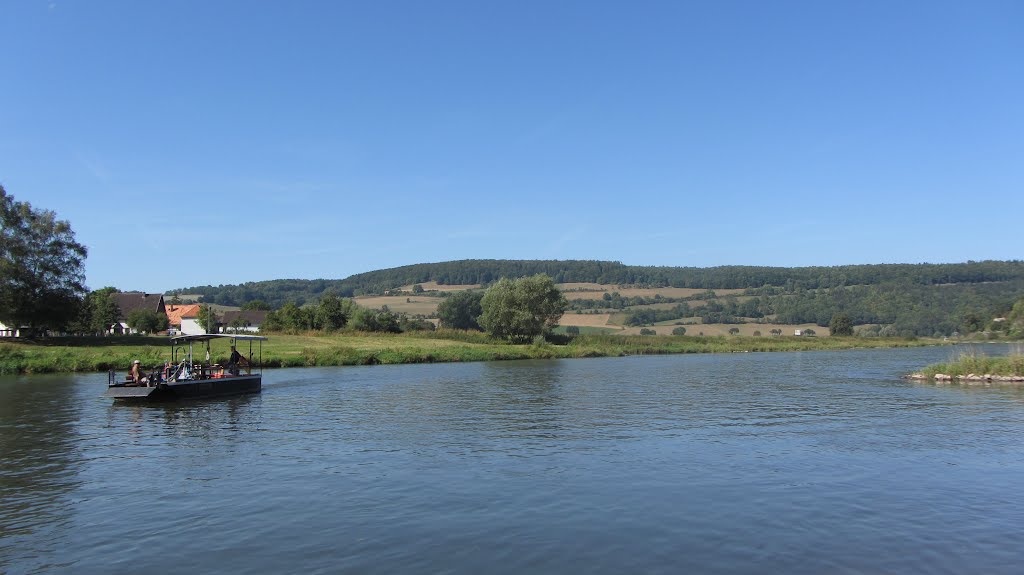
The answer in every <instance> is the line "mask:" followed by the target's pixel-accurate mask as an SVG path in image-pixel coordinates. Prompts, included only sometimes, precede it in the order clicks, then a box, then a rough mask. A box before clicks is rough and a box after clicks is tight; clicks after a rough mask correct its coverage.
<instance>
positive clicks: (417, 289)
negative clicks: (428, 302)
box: [412, 284, 423, 294]
mask: <svg viewBox="0 0 1024 575" xmlns="http://www.w3.org/2000/svg"><path fill="white" fill-rule="evenodd" d="M412 293H414V294H419V293H423V286H421V285H420V284H413V286H412Z"/></svg>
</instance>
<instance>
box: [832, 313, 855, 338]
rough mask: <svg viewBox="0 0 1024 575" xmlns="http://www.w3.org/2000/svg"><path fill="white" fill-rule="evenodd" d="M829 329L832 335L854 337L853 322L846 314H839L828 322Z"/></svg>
mask: <svg viewBox="0 0 1024 575" xmlns="http://www.w3.org/2000/svg"><path fill="white" fill-rule="evenodd" d="M828 329H829V332H831V334H832V335H853V321H851V320H850V316H848V315H846V314H845V313H842V312H840V313H837V314H835V315H833V316H832V321H830V322H828Z"/></svg>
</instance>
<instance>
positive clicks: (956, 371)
mask: <svg viewBox="0 0 1024 575" xmlns="http://www.w3.org/2000/svg"><path fill="white" fill-rule="evenodd" d="M914 375H915V376H921V377H920V378H919V379H961V378H967V377H968V376H975V377H979V378H980V377H984V376H997V377H1013V378H1022V377H1024V352H1019V351H1018V352H1016V353H1012V354H1010V355H1007V356H1001V357H990V356H987V355H984V354H981V353H973V352H967V353H963V354H961V355H960V356H959V357H957V358H956V359H954V360H952V361H949V362H947V363H937V364H935V365H929V366H928V367H926V368H924V369H923V370H921V372H920V373H919V374H914Z"/></svg>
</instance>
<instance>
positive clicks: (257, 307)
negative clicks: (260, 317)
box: [174, 296, 273, 311]
mask: <svg viewBox="0 0 1024 575" xmlns="http://www.w3.org/2000/svg"><path fill="white" fill-rule="evenodd" d="M174 297H178V296H174ZM271 309H273V308H271V307H270V304H269V303H267V302H265V301H263V300H261V299H254V300H252V301H247V302H245V303H243V304H242V310H245V311H250V310H251V311H270V310H271Z"/></svg>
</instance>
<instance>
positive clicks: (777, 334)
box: [769, 328, 782, 337]
mask: <svg viewBox="0 0 1024 575" xmlns="http://www.w3.org/2000/svg"><path fill="white" fill-rule="evenodd" d="M769 333H771V334H772V335H774V336H776V337H778V336H780V335H782V330H781V329H779V328H774V329H772V330H771V332H769Z"/></svg>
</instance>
